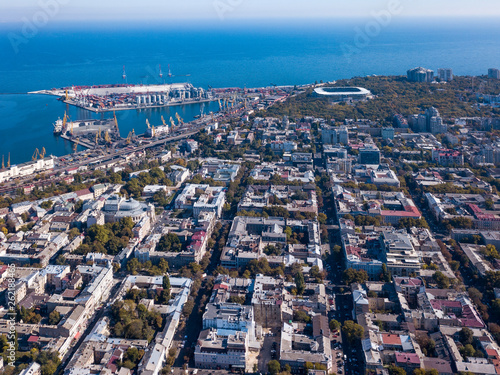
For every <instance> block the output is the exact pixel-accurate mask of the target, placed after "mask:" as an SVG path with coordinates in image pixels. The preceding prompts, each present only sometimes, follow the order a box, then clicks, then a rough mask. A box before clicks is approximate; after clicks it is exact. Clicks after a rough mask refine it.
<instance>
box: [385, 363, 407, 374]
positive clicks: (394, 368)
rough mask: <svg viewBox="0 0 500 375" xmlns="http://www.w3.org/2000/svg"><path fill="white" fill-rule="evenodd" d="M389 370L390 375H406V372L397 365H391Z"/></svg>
mask: <svg viewBox="0 0 500 375" xmlns="http://www.w3.org/2000/svg"><path fill="white" fill-rule="evenodd" d="M388 370H389V375H406V371H405V370H404V369H402V368H401V367H398V366H395V365H390V366H389V368H388Z"/></svg>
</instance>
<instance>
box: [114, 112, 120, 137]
mask: <svg viewBox="0 0 500 375" xmlns="http://www.w3.org/2000/svg"><path fill="white" fill-rule="evenodd" d="M113 118H114V119H115V126H116V133H117V134H118V136H120V129H119V128H118V120H117V119H116V113H115V111H113Z"/></svg>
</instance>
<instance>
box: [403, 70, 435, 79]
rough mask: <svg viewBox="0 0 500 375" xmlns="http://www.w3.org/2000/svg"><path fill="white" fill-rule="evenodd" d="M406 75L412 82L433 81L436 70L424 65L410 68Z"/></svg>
mask: <svg viewBox="0 0 500 375" xmlns="http://www.w3.org/2000/svg"><path fill="white" fill-rule="evenodd" d="M406 75H407V77H408V81H410V82H432V81H433V80H434V71H433V70H430V69H425V68H422V67H418V68H414V69H410V70H408V71H407V72H406Z"/></svg>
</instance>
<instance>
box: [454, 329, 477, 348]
mask: <svg viewBox="0 0 500 375" xmlns="http://www.w3.org/2000/svg"><path fill="white" fill-rule="evenodd" d="M458 339H459V340H460V342H461V343H462V344H463V345H468V344H472V341H473V340H474V332H472V330H471V329H470V328H467V327H464V328H462V329H461V330H460V331H459V332H458Z"/></svg>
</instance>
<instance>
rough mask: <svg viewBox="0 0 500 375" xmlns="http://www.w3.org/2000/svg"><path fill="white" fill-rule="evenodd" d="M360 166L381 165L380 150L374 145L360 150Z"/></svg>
mask: <svg viewBox="0 0 500 375" xmlns="http://www.w3.org/2000/svg"><path fill="white" fill-rule="evenodd" d="M359 163H360V164H380V150H379V149H378V147H377V146H375V145H374V144H368V145H365V147H362V148H360V149H359Z"/></svg>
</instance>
